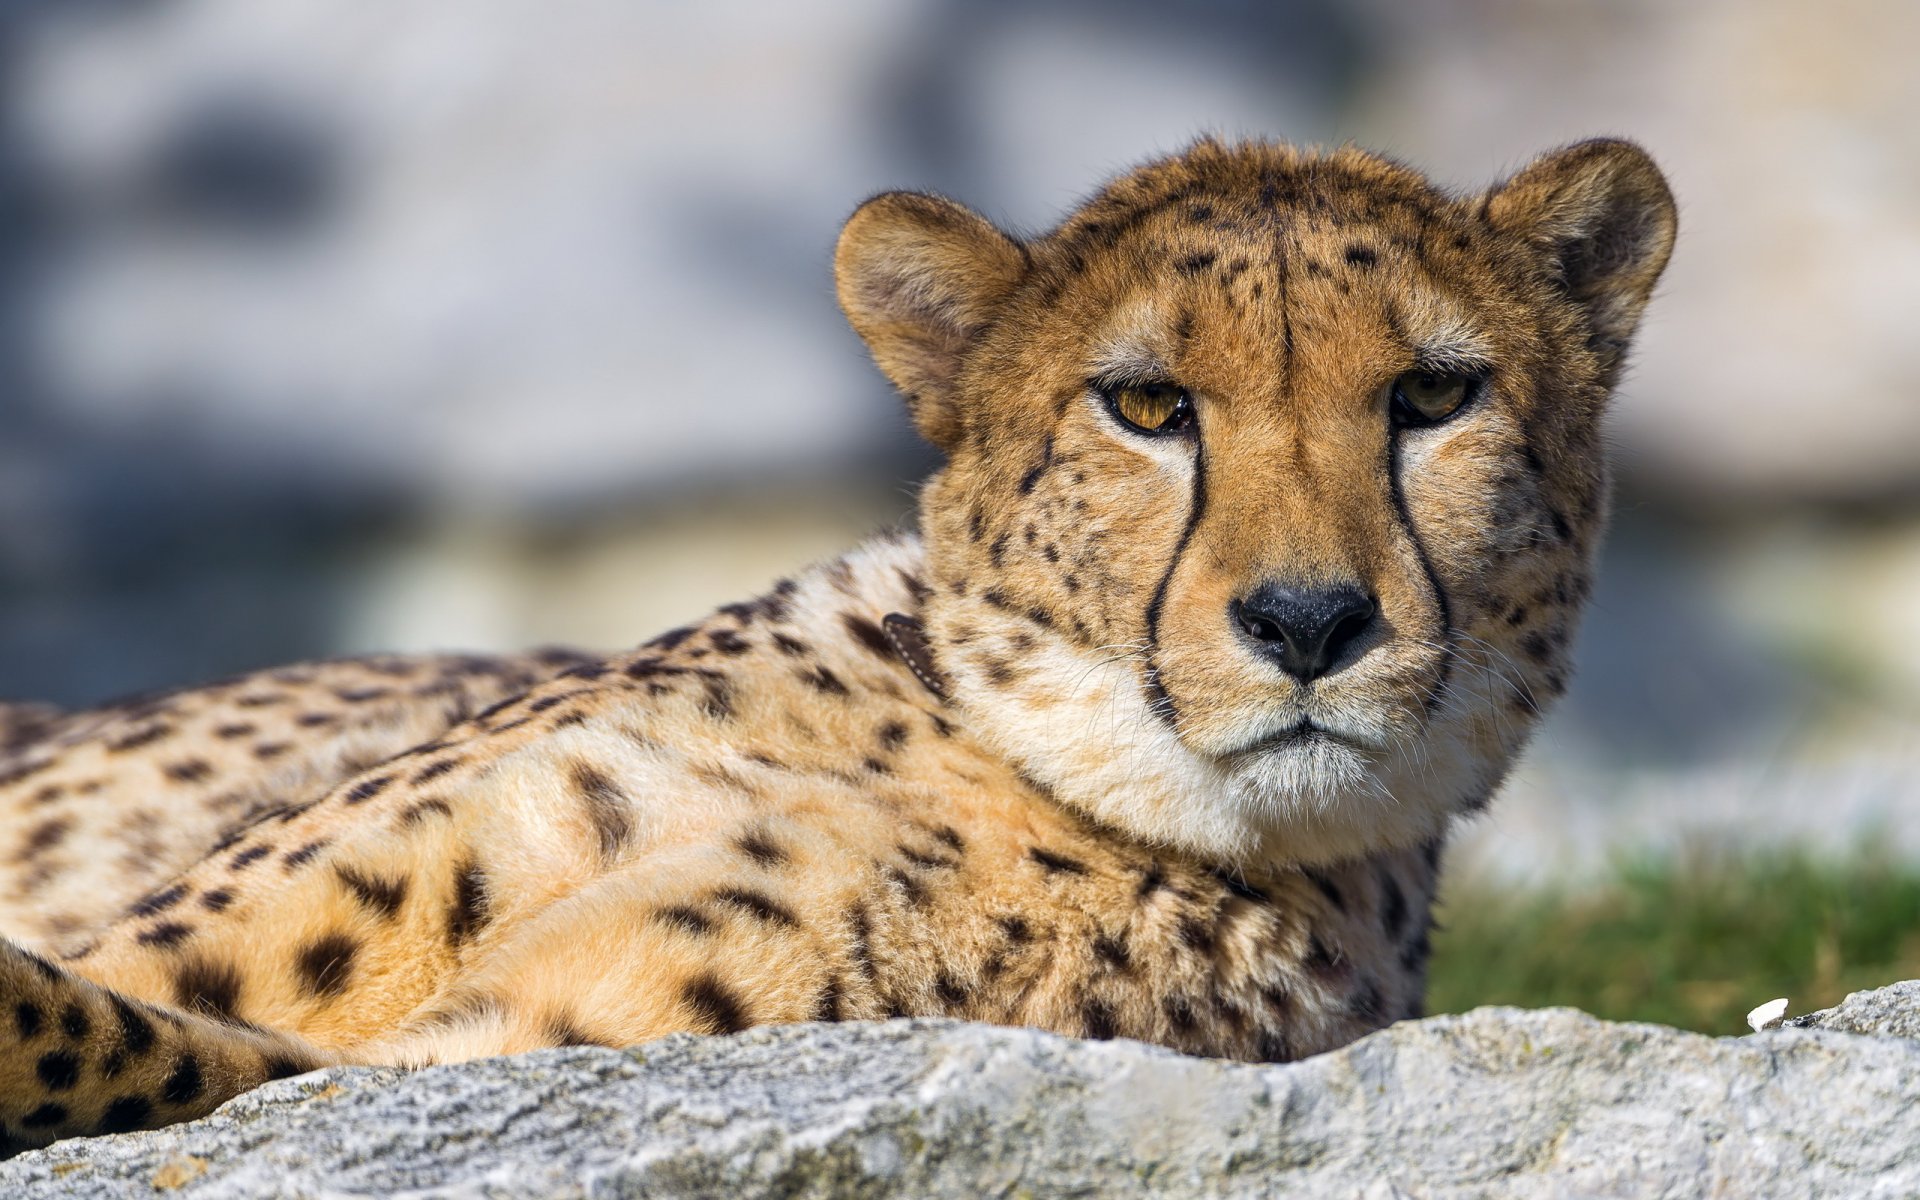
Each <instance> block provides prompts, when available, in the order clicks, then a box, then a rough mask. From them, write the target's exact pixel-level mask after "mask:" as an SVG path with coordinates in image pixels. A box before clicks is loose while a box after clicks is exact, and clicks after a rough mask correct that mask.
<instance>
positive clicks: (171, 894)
mask: <svg viewBox="0 0 1920 1200" xmlns="http://www.w3.org/2000/svg"><path fill="white" fill-rule="evenodd" d="M186 896H187V885H186V884H184V883H176V884H174V885H173V886H172V887H170V888H164V889H162V890H160V891H157V892H154V893H153V894H151V895H149V896H147V897H146V898H145V899H143V900H141V901H140V902H139V903H137V904H135V905H134V906H133V907H132V908H130V909H128V910H127V911H128V913H129V914H131V915H132V916H136V917H151V916H153V915H154V914H156V913H162V912H165V911H166V910H168V909H169V908H172V907H173V906H174V905H176V904H178V903H180V901H182V900H184V899H186Z"/></svg>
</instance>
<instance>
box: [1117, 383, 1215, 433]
mask: <svg viewBox="0 0 1920 1200" xmlns="http://www.w3.org/2000/svg"><path fill="white" fill-rule="evenodd" d="M1100 394H1101V395H1102V396H1105V397H1106V400H1107V407H1108V408H1111V409H1112V410H1113V412H1114V415H1115V416H1117V417H1119V418H1120V419H1121V420H1122V421H1125V422H1126V423H1127V424H1128V425H1131V426H1132V427H1133V428H1134V429H1136V430H1138V431H1139V432H1141V433H1153V434H1165V433H1179V432H1180V431H1181V430H1183V429H1186V428H1187V427H1188V426H1189V425H1191V424H1193V398H1192V397H1191V396H1189V395H1187V391H1186V389H1185V388H1182V387H1177V386H1175V385H1174V384H1171V383H1121V384H1110V385H1107V386H1105V387H1102V388H1100Z"/></svg>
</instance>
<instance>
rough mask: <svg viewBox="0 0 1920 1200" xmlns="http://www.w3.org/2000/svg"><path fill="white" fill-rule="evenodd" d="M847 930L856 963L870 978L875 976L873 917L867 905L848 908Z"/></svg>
mask: <svg viewBox="0 0 1920 1200" xmlns="http://www.w3.org/2000/svg"><path fill="white" fill-rule="evenodd" d="M847 930H848V933H849V934H850V935H851V936H850V941H851V943H852V946H851V951H852V955H853V961H854V963H855V964H856V965H857V966H859V968H860V973H861V974H862V975H864V976H866V977H867V978H868V979H872V978H873V919H872V918H871V917H869V916H868V915H867V909H866V906H865V905H863V904H855V905H854V906H853V907H851V908H849V909H848V910H847Z"/></svg>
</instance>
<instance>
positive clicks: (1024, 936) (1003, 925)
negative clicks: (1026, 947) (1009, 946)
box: [994, 915, 1033, 942]
mask: <svg viewBox="0 0 1920 1200" xmlns="http://www.w3.org/2000/svg"><path fill="white" fill-rule="evenodd" d="M994 921H995V922H996V923H997V924H998V925H999V926H1000V931H1001V932H1002V933H1004V934H1006V935H1007V940H1008V941H1010V942H1025V941H1028V940H1029V939H1031V938H1032V937H1033V926H1031V925H1029V924H1027V919H1026V918H1025V917H1016V916H1011V915H1009V916H1004V917H995V918H994Z"/></svg>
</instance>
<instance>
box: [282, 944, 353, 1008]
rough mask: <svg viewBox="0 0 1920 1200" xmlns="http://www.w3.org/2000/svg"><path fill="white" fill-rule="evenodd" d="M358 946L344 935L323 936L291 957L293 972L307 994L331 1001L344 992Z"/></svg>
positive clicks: (350, 976)
mask: <svg viewBox="0 0 1920 1200" xmlns="http://www.w3.org/2000/svg"><path fill="white" fill-rule="evenodd" d="M359 953H360V943H359V942H357V941H355V940H354V939H353V938H351V937H349V936H348V935H347V934H344V933H323V934H321V935H320V936H319V937H317V938H315V939H313V941H311V942H309V943H307V945H306V946H304V947H302V948H301V949H300V951H299V952H298V953H297V954H295V955H294V959H293V966H294V970H295V971H296V972H297V973H298V974H299V976H300V981H301V983H302V984H304V985H305V987H306V989H307V991H309V992H311V993H312V994H313V995H315V996H320V997H326V998H331V997H334V996H338V995H339V994H340V993H341V992H344V991H346V990H347V982H348V981H349V980H350V979H352V978H353V960H354V957H355V956H356V955H358V954H359Z"/></svg>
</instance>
